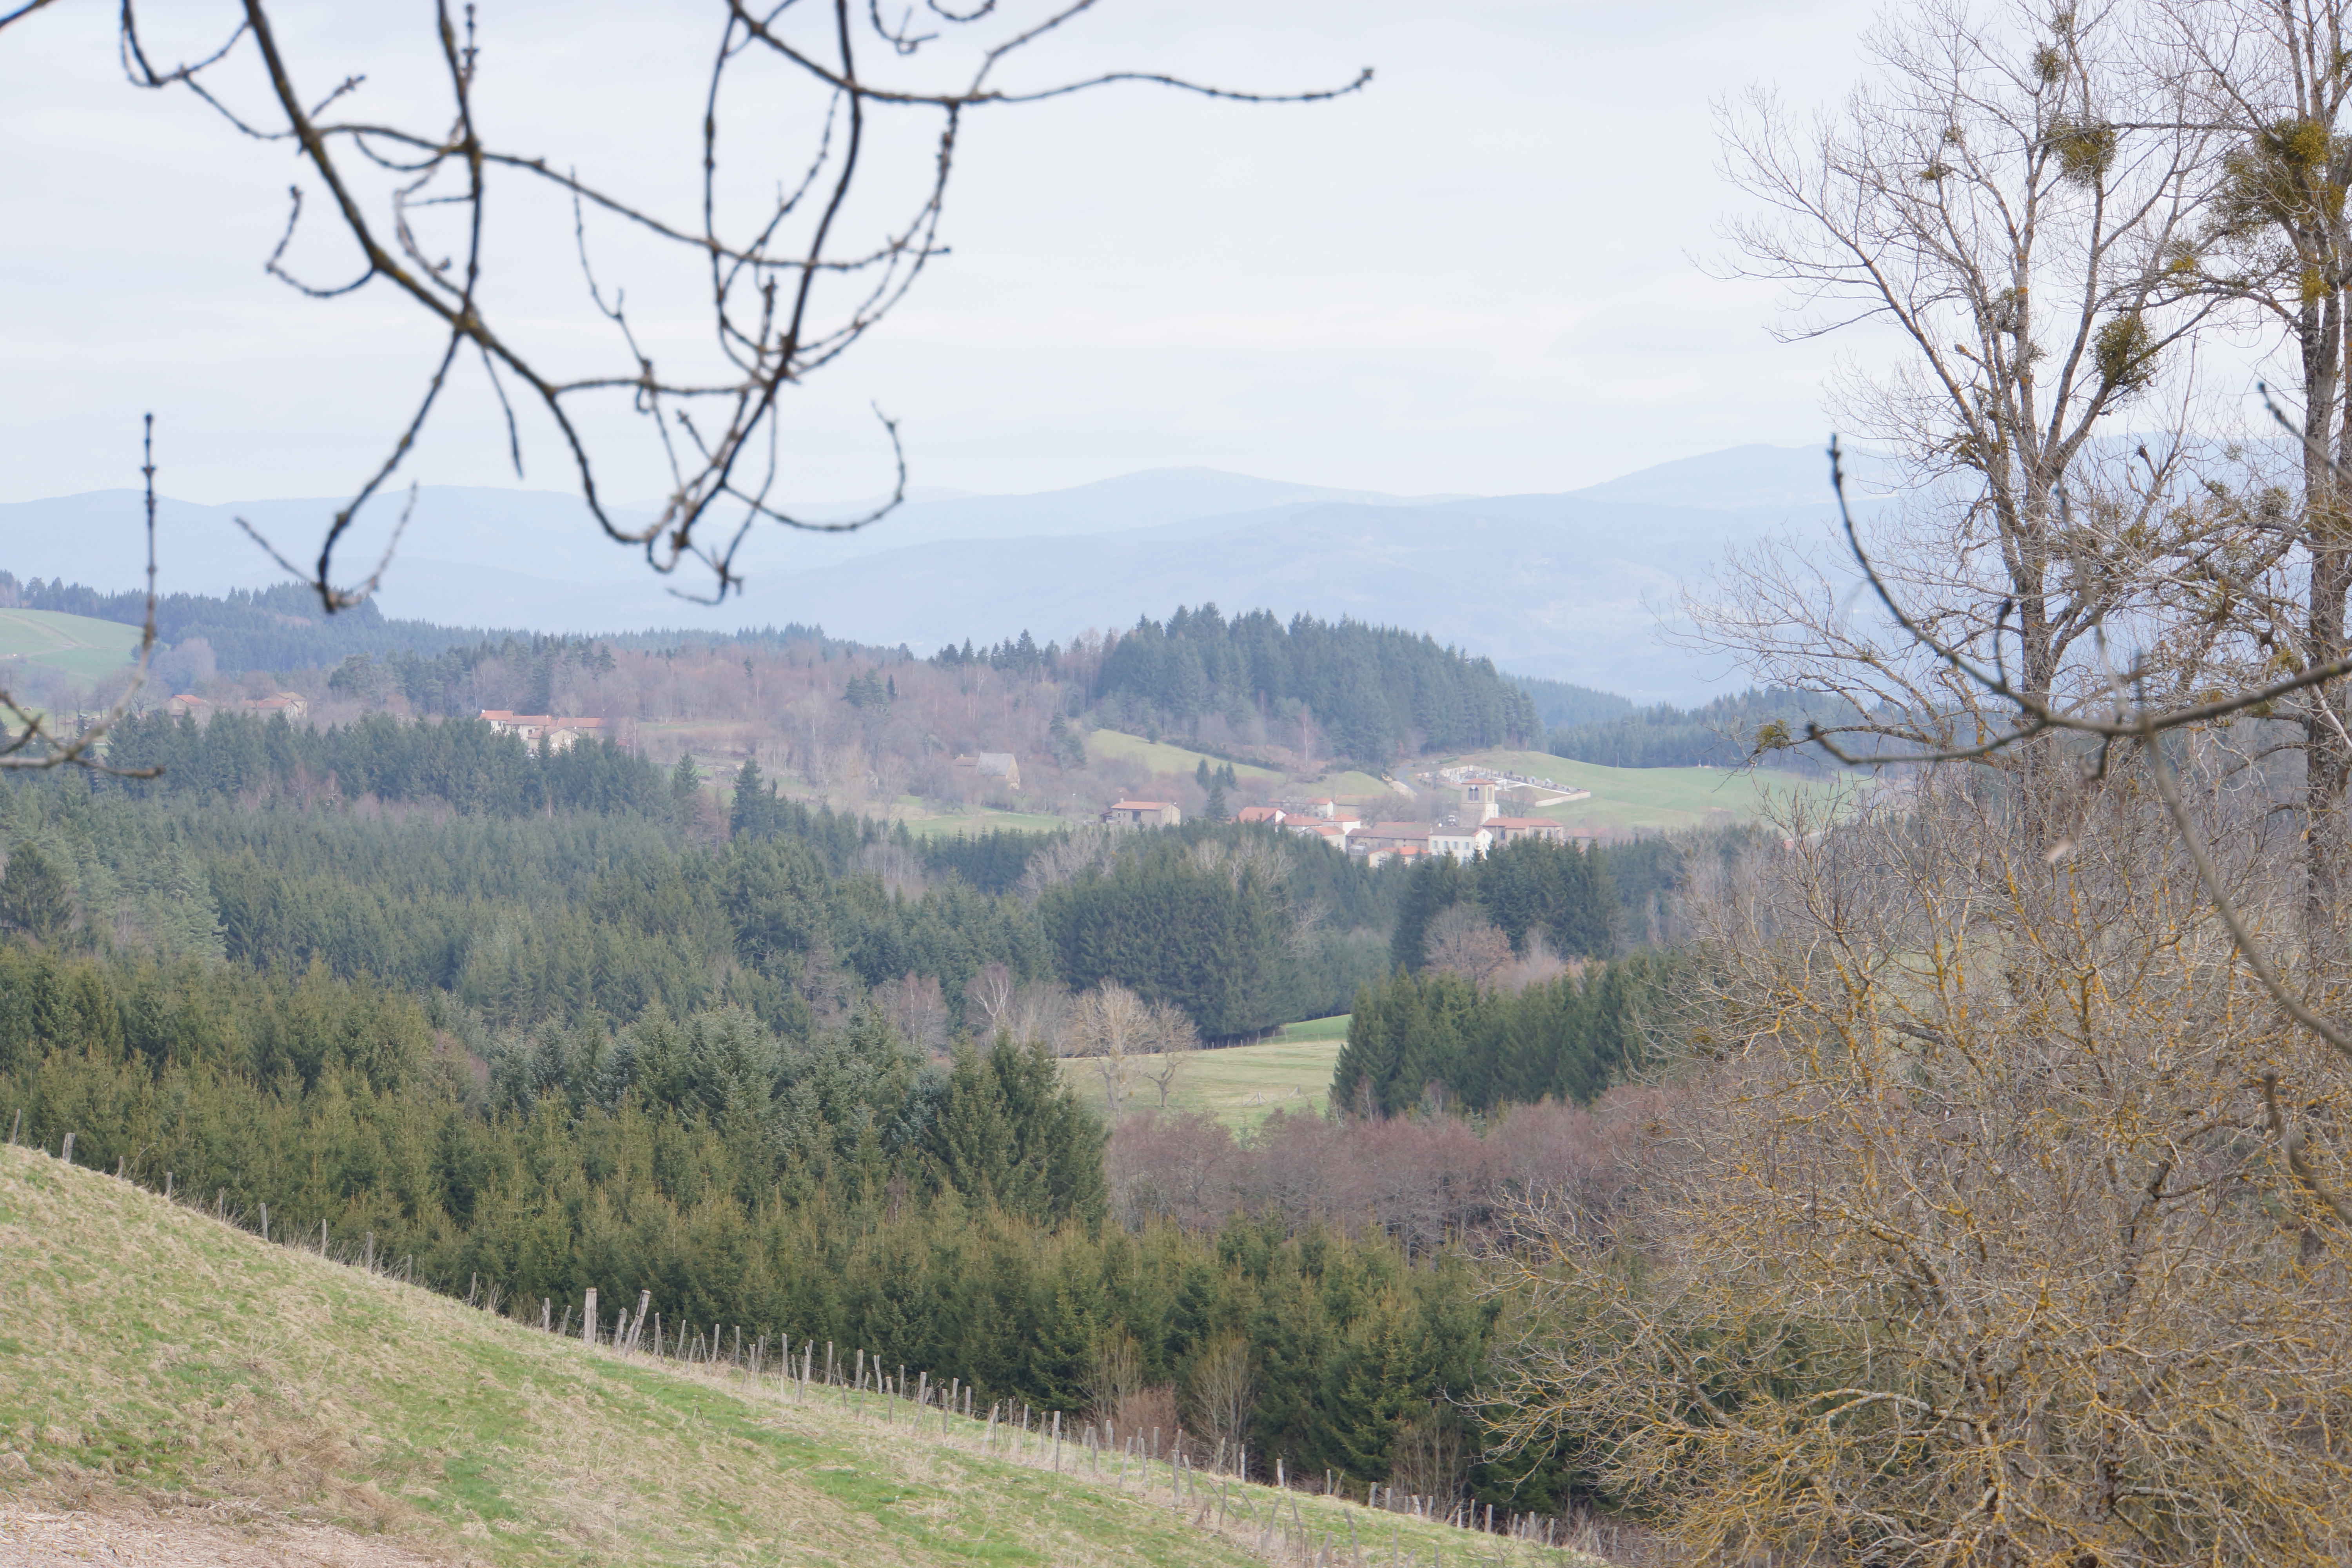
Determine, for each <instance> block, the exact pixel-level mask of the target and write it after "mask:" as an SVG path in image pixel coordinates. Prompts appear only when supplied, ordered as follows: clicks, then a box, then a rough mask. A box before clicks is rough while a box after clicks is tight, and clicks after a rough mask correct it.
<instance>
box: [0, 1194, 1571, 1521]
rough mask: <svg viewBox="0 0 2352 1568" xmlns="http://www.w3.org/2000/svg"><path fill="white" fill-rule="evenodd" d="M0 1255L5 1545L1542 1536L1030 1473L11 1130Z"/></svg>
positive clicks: (1210, 1488) (1134, 1479)
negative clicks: (532, 1320)
mask: <svg viewBox="0 0 2352 1568" xmlns="http://www.w3.org/2000/svg"><path fill="white" fill-rule="evenodd" d="M0 1258H5V1268H0V1318H5V1321H0V1557H6V1556H8V1555H9V1553H10V1552H11V1551H12V1550H15V1549H17V1548H22V1549H25V1550H26V1551H30V1552H34V1553H35V1555H36V1558H37V1560H47V1557H44V1556H41V1555H40V1549H41V1548H43V1547H44V1546H46V1547H47V1549H48V1550H50V1551H52V1552H57V1554H58V1558H59V1560H65V1554H64V1552H62V1551H61V1550H59V1547H60V1542H64V1543H67V1544H73V1545H77V1546H79V1547H81V1548H85V1549H86V1548H89V1547H91V1546H92V1545H93V1543H97V1544H100V1545H103V1546H104V1547H106V1548H107V1549H109V1551H110V1552H112V1551H116V1550H120V1549H121V1548H124V1547H126V1546H127V1547H131V1548H138V1547H140V1546H141V1545H142V1543H152V1542H155V1541H157V1540H158V1539H168V1541H169V1542H170V1543H171V1548H172V1551H171V1556H170V1560H171V1561H172V1562H173V1563H204V1564H226V1563H246V1562H249V1561H261V1560H264V1559H263V1558H261V1557H259V1556H257V1555H256V1554H255V1552H254V1550H253V1549H254V1548H255V1546H256V1544H257V1537H258V1538H259V1543H260V1544H262V1545H264V1546H267V1545H268V1544H269V1543H270V1542H272V1541H275V1542H278V1544H281V1545H284V1546H286V1547H287V1548H288V1549H289V1552H290V1551H296V1550H299V1552H302V1553H305V1555H301V1556H299V1557H298V1558H297V1559H296V1560H298V1561H303V1562H310V1561H321V1562H336V1563H358V1562H365V1563H450V1562H467V1563H494V1564H506V1563H517V1564H536V1563H633V1564H635V1563H753V1562H758V1563H775V1562H778V1561H782V1562H786V1563H803V1562H827V1563H890V1564H892V1565H893V1568H916V1565H921V1564H932V1563H938V1564H946V1563H1000V1564H1026V1563H1040V1564H1042V1563H1055V1564H1064V1563H1105V1564H1109V1563H1155V1564H1170V1565H1179V1564H1195V1563H1198V1564H1213V1563H1232V1564H1240V1563H1251V1562H1263V1561H1266V1560H1268V1559H1269V1558H1271V1559H1272V1560H1275V1561H1279V1562H1296V1561H1298V1560H1299V1557H1298V1554H1297V1544H1298V1542H1300V1541H1301V1540H1302V1539H1303V1540H1305V1541H1307V1542H1311V1544H1312V1545H1313V1546H1315V1547H1316V1548H1318V1549H1319V1548H1320V1547H1321V1546H1322V1545H1323V1544H1324V1542H1325V1541H1326V1540H1327V1539H1328V1540H1333V1541H1336V1542H1337V1543H1338V1544H1339V1546H1340V1547H1342V1548H1344V1547H1345V1545H1346V1543H1347V1542H1348V1540H1349V1527H1350V1523H1351V1522H1352V1524H1353V1526H1354V1529H1355V1531H1356V1534H1357V1538H1358V1539H1360V1540H1361V1541H1363V1542H1365V1543H1366V1545H1367V1546H1369V1545H1370V1543H1371V1542H1374V1541H1378V1542H1381V1543H1382V1544H1383V1545H1387V1544H1390V1543H1391V1542H1393V1543H1394V1544H1395V1545H1396V1546H1398V1547H1401V1548H1402V1551H1403V1552H1405V1553H1406V1554H1407V1555H1408V1556H1409V1557H1410V1558H1412V1560H1416V1561H1417V1560H1419V1559H1420V1558H1421V1557H1423V1556H1426V1555H1428V1554H1429V1553H1430V1552H1432V1550H1433V1548H1439V1547H1442V1548H1443V1549H1444V1552H1446V1553H1447V1554H1449V1555H1454V1554H1456V1553H1459V1554H1460V1555H1459V1556H1458V1557H1457V1561H1465V1562H1466V1561H1471V1560H1473V1559H1472V1554H1471V1549H1472V1548H1474V1547H1475V1548H1476V1555H1475V1561H1477V1562H1481V1563H1486V1562H1494V1563H1531V1562H1536V1561H1543V1562H1558V1561H1560V1560H1561V1557H1560V1554H1557V1553H1553V1552H1536V1551H1535V1550H1534V1549H1533V1548H1531V1547H1525V1546H1519V1547H1514V1546H1513V1545H1512V1544H1511V1543H1508V1542H1502V1541H1499V1540H1497V1539H1496V1538H1494V1537H1488V1536H1472V1535H1468V1534H1466V1533H1465V1532H1463V1531H1454V1530H1447V1529H1444V1528H1442V1527H1439V1526H1435V1525H1431V1524H1425V1523H1419V1522H1415V1521H1400V1520H1398V1519H1397V1518H1395V1517H1394V1516H1392V1515H1389V1514H1386V1513H1381V1514H1373V1513H1370V1512H1368V1511H1367V1510H1364V1509H1362V1508H1361V1507H1360V1506H1348V1505H1342V1504H1339V1503H1337V1502H1334V1501H1332V1500H1328V1499H1320V1498H1305V1497H1298V1496H1297V1495H1296V1494H1293V1495H1292V1496H1290V1497H1287V1498H1284V1499H1282V1500H1281V1504H1280V1512H1281V1515H1282V1517H1283V1518H1285V1519H1286V1520H1289V1519H1292V1518H1294V1517H1295V1519H1296V1520H1297V1524H1296V1525H1295V1526H1294V1527H1293V1531H1291V1532H1290V1533H1289V1534H1288V1535H1287V1536H1286V1537H1285V1536H1276V1535H1274V1534H1273V1533H1271V1532H1270V1531H1269V1529H1268V1525H1269V1521H1270V1519H1271V1517H1272V1514H1273V1512H1274V1509H1273V1507H1272V1505H1273V1504H1274V1502H1275V1494H1274V1493H1273V1492H1272V1491H1271V1489H1267V1488H1265V1487H1255V1486H1253V1487H1240V1486H1232V1487H1229V1488H1226V1489H1223V1496H1222V1497H1221V1496H1220V1490H1221V1489H1220V1488H1219V1487H1218V1485H1217V1483H1215V1482H1214V1481H1213V1480H1208V1479H1201V1480H1199V1481H1198V1482H1196V1483H1195V1486H1194V1488H1193V1489H1192V1491H1191V1492H1190V1494H1189V1495H1187V1496H1186V1497H1185V1498H1184V1499H1183V1500H1181V1504H1179V1503H1176V1502H1175V1501H1174V1500H1172V1499H1171V1494H1170V1490H1169V1487H1168V1478H1167V1473H1166V1467H1165V1466H1162V1467H1160V1468H1159V1469H1158V1470H1157V1471H1156V1472H1153V1473H1152V1475H1151V1476H1150V1479H1149V1480H1148V1481H1147V1480H1146V1479H1145V1478H1144V1476H1143V1475H1142V1473H1141V1472H1140V1470H1137V1471H1133V1472H1130V1473H1129V1475H1128V1476H1127V1477H1125V1478H1124V1479H1121V1477H1120V1476H1119V1474H1118V1470H1117V1468H1116V1466H1117V1462H1118V1459H1117V1455H1116V1454H1112V1455H1109V1456H1107V1457H1106V1458H1104V1460H1103V1461H1102V1463H1101V1465H1100V1468H1099V1474H1098V1476H1097V1475H1096V1474H1091V1473H1090V1474H1087V1475H1084V1476H1081V1475H1077V1474H1074V1473H1055V1471H1054V1470H1053V1469H1052V1468H1050V1467H1051V1465H1052V1462H1053V1460H1052V1453H1051V1449H1050V1447H1041V1446H1040V1445H1038V1444H1037V1443H1036V1442H1034V1440H1032V1441H1030V1442H1029V1443H1027V1444H1026V1445H1025V1446H1023V1447H1020V1449H1019V1451H1017V1452H1015V1451H1010V1447H1009V1446H1008V1444H1007V1442H1006V1440H1005V1439H1006V1434H1005V1433H1004V1432H1003V1430H1002V1429H1001V1428H1000V1429H999V1430H998V1431H997V1433H996V1434H995V1440H994V1441H993V1442H988V1441H984V1438H985V1436H986V1433H985V1429H984V1428H983V1426H982V1424H980V1423H976V1422H964V1421H961V1420H960V1419H957V1420H945V1421H943V1419H942V1417H940V1415H938V1414H937V1413H936V1412H933V1413H930V1414H929V1415H925V1416H923V1417H922V1418H920V1420H919V1422H918V1421H915V1420H913V1419H910V1418H911V1417H912V1415H913V1411H912V1407H911V1406H910V1405H907V1404H905V1403H903V1402H894V1401H881V1400H877V1399H875V1398H874V1397H873V1396H871V1395H868V1396H867V1399H868V1405H867V1406H866V1408H859V1407H857V1406H856V1403H855V1401H854V1400H845V1397H844V1396H843V1394H841V1393H840V1391H838V1390H830V1391H828V1390H824V1389H817V1390H813V1391H809V1392H808V1394H806V1395H805V1396H803V1395H802V1394H801V1393H800V1391H797V1390H795V1389H793V1387H792V1386H791V1385H790V1384H786V1383H783V1382H782V1381H781V1380H778V1379H774V1378H762V1379H760V1380H758V1381H756V1382H754V1381H753V1380H751V1379H749V1378H747V1377H745V1376H744V1375H743V1374H741V1373H729V1372H726V1371H724V1370H714V1369H707V1368H703V1369H688V1368H682V1367H680V1366H678V1365H677V1363H667V1362H660V1363H657V1362H654V1361H652V1360H650V1359H648V1358H646V1357H645V1356H642V1355H629V1354H624V1353H621V1352H615V1351H614V1350H612V1349H610V1348H606V1347H597V1348H590V1347H587V1346H584V1345H583V1344H581V1343H580V1342H578V1341H576V1340H572V1339H557V1338H555V1337H554V1336H552V1335H550V1334H545V1333H541V1332H539V1331H537V1330H536V1329H533V1328H526V1327H524V1326H522V1325H520V1324H517V1323H514V1322H510V1321H506V1320H504V1319H501V1318H497V1317H493V1316H491V1315H489V1314H488V1313H487V1312H483V1311H478V1310H472V1309H469V1308H467V1307H466V1306H464V1305H462V1304H461V1303H459V1302H457V1301H455V1300H449V1299H447V1298H445V1297H441V1296H436V1295H433V1294H431V1293H429V1292H427V1291H425V1290H423V1289H417V1288H415V1287H411V1286H407V1285H403V1284H400V1283H398V1282H397V1281H395V1280H394V1279H388V1278H385V1277H383V1275H381V1274H377V1273H372V1272H365V1271H362V1270H361V1269H359V1268H352V1267H349V1266H347V1265H345V1264H341V1263H336V1262H331V1261H329V1260H327V1259H326V1258H321V1257H320V1256H318V1255H317V1254H316V1253H315V1251H313V1250H306V1249H303V1248H299V1247H288V1246H282V1245H272V1244H268V1243H264V1242H263V1241H261V1240H260V1239H259V1238H258V1237H255V1236H252V1235H250V1234H247V1232H245V1231H243V1230H240V1229H237V1228H236V1227H235V1226H230V1225H226V1224H223V1223H221V1222H219V1221H216V1220H215V1219H213V1218H212V1217H210V1216H209V1215H204V1214H201V1213H197V1212H194V1211H191V1210H189V1209H187V1208H185V1207H182V1206H180V1205H174V1204H171V1203H167V1202H165V1201H164V1200H163V1199H162V1198H161V1197H159V1196H156V1195H155V1194H150V1193H146V1192H143V1191H142V1190H141V1189H139V1188H137V1187H135V1186H132V1185H131V1184H127V1183H122V1182H118V1181H115V1180H113V1179H111V1178H110V1177H107V1176H105V1175H102V1174H100V1173H97V1172H94V1171H87V1170H80V1169H75V1168H72V1167H68V1166H67V1165H65V1164H62V1163H59V1162H58V1161H57V1160H55V1159H53V1158H50V1157H48V1156H46V1155H43V1154H40V1153H38V1152H33V1151H28V1150H25V1149H20V1148H5V1149H0ZM612 1294H613V1295H614V1297H616V1298H617V1297H619V1296H620V1295H621V1290H620V1289H618V1288H617V1285H616V1288H615V1289H614V1291H613V1292H612ZM771 1364H772V1363H771ZM886 1410H887V1411H888V1412H889V1413H890V1415H891V1416H892V1419H890V1420H888V1421H887V1422H886V1421H885V1420H884V1419H882V1418H881V1417H882V1415H883V1413H884V1412H885V1411H886ZM943 1426H944V1427H945V1428H947V1430H946V1431H945V1432H942V1430H941V1428H942V1427H943ZM1078 1462H1079V1460H1078V1450H1077V1449H1076V1447H1075V1445H1072V1446H1067V1447H1065V1449H1064V1451H1063V1453H1062V1456H1061V1466H1062V1469H1063V1470H1064V1471H1074V1470H1076V1468H1077V1467H1078ZM1293 1508H1296V1509H1297V1510H1298V1511H1297V1513H1296V1515H1295V1516H1294V1515H1293V1514H1292V1512H1291V1510H1292V1509H1293ZM1221 1513H1222V1516H1223V1525H1222V1528H1220V1525H1219V1522H1218V1521H1219V1518H1220V1514H1221ZM68 1538H69V1539H68ZM313 1554H314V1555H313ZM71 1560H77V1561H79V1560H81V1559H80V1557H79V1556H76V1557H74V1558H72V1559H71ZM107 1560H112V1558H111V1555H109V1556H108V1557H107ZM142 1560H144V1559H143V1558H142ZM266 1560H267V1561H270V1562H278V1561H281V1560H282V1559H280V1558H279V1557H278V1556H277V1555H275V1554H274V1553H273V1554H271V1555H269V1556H268V1557H267V1559H266Z"/></svg>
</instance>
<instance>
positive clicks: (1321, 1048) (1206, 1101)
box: [1062, 1014, 1348, 1131]
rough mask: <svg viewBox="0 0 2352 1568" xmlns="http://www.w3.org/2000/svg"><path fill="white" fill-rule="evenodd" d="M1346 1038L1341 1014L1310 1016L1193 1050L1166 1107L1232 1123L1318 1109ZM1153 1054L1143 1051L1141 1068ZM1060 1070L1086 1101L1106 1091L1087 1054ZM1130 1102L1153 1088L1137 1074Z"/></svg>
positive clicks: (1147, 1099)
mask: <svg viewBox="0 0 2352 1568" xmlns="http://www.w3.org/2000/svg"><path fill="white" fill-rule="evenodd" d="M1347 1043H1348V1019H1347V1016H1346V1015H1345V1014H1342V1015H1340V1016H1339V1017H1336V1018H1318V1019H1315V1020H1313V1021H1311V1022H1309V1023H1305V1024H1293V1025H1291V1026H1289V1027H1287V1028H1286V1029H1284V1030H1283V1031H1282V1033H1281V1034H1279V1035H1277V1036H1276V1037H1274V1038H1273V1039H1271V1040H1268V1041H1266V1042H1265V1044H1263V1045H1256V1046H1232V1047H1227V1048H1226V1049H1224V1050H1220V1051H1195V1052H1193V1053H1192V1057H1191V1058H1190V1059H1189V1060H1187V1061H1186V1062H1185V1063H1184V1065H1183V1067H1182V1068H1180V1069H1179V1071H1178V1075H1177V1079H1176V1086H1175V1089H1174V1091H1173V1092H1172V1093H1171V1095H1170V1096H1169V1097H1168V1106H1169V1109H1170V1110H1205V1111H1207V1112H1208V1113H1209V1114H1210V1115H1212V1116H1213V1117H1215V1118H1216V1119H1217V1120H1218V1121H1222V1122H1223V1123H1224V1124H1225V1125H1226V1126H1228V1127H1231V1128H1233V1129H1234V1130H1235V1131H1242V1130H1244V1129H1247V1128H1250V1127H1255V1126H1256V1125H1257V1124H1258V1123H1259V1122H1261V1121H1265V1119H1266V1118H1267V1117H1268V1116H1271V1115H1273V1114H1274V1112H1276V1110H1292V1111H1304V1112H1306V1113H1307V1114H1309V1115H1314V1116H1320V1115H1322V1114H1323V1108H1324V1105H1325V1103H1326V1102H1327V1101H1328V1099H1329V1097H1330V1092H1331V1068H1332V1066H1333V1064H1334V1063H1336V1062H1338V1061H1339V1047H1342V1046H1344V1045H1346V1044H1347ZM1159 1063H1160V1058H1157V1057H1147V1058H1144V1068H1145V1070H1146V1071H1150V1070H1153V1069H1156V1068H1158V1066H1159ZM1062 1071H1063V1074H1064V1076H1065V1077H1066V1078H1067V1079H1068V1080H1069V1082H1070V1084H1071V1086H1072V1087H1073V1088H1075V1089H1076V1090H1077V1091H1078V1094H1079V1095H1080V1097H1081V1098H1083V1099H1084V1100H1086V1101H1087V1104H1089V1105H1092V1106H1094V1107H1096V1108H1097V1110H1099V1109H1101V1108H1102V1106H1103V1105H1104V1103H1105V1100H1106V1094H1105V1090H1104V1088H1103V1080H1102V1075H1101V1072H1100V1070H1099V1069H1098V1068H1097V1066H1096V1064H1095V1062H1094V1061H1093V1060H1091V1059H1089V1058H1084V1057H1074V1058H1066V1059H1065V1060H1064V1061H1063V1063H1062ZM1135 1081H1136V1083H1137V1084H1138V1086H1139V1088H1138V1089H1137V1091H1136V1095H1135V1098H1134V1099H1132V1100H1129V1105H1130V1106H1135V1107H1143V1106H1150V1105H1154V1104H1157V1103H1158V1100H1159V1092H1160V1091H1159V1090H1158V1089H1155V1088H1153V1087H1152V1086H1151V1085H1150V1083H1149V1082H1146V1081H1145V1080H1144V1079H1142V1077H1141V1076H1140V1075H1138V1077H1137V1079H1136V1080H1135Z"/></svg>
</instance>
